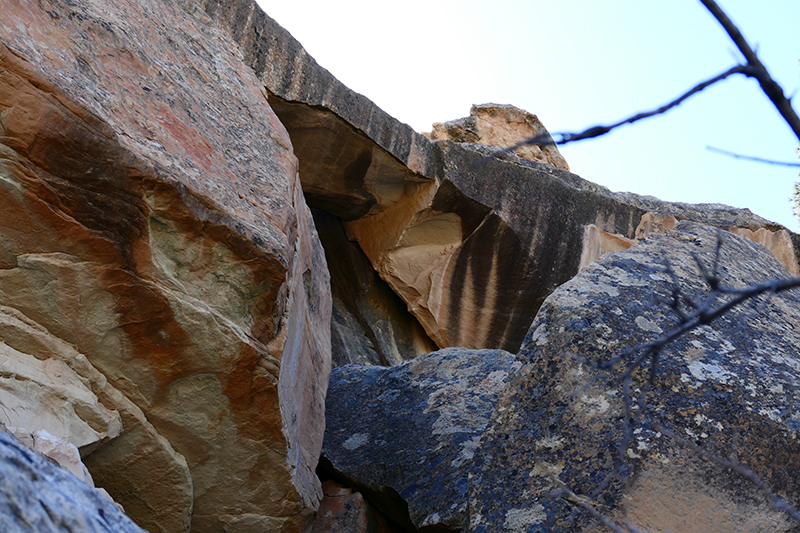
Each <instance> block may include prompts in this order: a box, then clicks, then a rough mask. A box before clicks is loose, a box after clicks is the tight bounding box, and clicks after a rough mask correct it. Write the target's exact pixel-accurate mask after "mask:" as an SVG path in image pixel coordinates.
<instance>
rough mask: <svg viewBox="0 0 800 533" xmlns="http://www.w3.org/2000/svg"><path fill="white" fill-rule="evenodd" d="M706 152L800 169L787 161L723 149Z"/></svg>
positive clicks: (710, 148) (797, 165)
mask: <svg viewBox="0 0 800 533" xmlns="http://www.w3.org/2000/svg"><path fill="white" fill-rule="evenodd" d="M706 150H710V151H712V152H717V153H718V154H722V155H727V156H729V157H735V158H736V159H744V160H746V161H756V162H758V163H766V164H768V165H780V166H784V167H800V163H789V162H787V161H775V160H774V159H764V158H763V157H754V156H751V155H743V154H737V153H736V152H729V151H728V150H723V149H722V148H715V147H713V146H706Z"/></svg>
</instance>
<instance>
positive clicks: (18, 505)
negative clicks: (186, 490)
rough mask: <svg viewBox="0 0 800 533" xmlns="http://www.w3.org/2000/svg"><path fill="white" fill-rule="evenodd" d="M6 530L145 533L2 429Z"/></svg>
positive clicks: (0, 523)
mask: <svg viewBox="0 0 800 533" xmlns="http://www.w3.org/2000/svg"><path fill="white" fill-rule="evenodd" d="M0 531H5V532H8V533H24V532H31V533H101V532H107V533H145V530H144V529H142V528H140V527H139V526H137V525H136V524H134V523H133V521H132V520H131V519H130V518H128V517H127V516H126V515H125V514H124V513H122V512H121V511H120V510H119V509H117V508H116V507H115V506H114V504H113V503H111V502H110V501H108V500H106V499H105V498H103V497H102V496H101V495H100V494H99V493H98V492H97V490H95V489H94V488H93V487H90V486H89V485H87V484H86V483H84V482H83V481H80V480H79V479H78V478H77V477H75V476H74V475H72V474H71V473H69V472H68V471H67V470H65V469H63V468H61V467H60V466H57V465H55V464H54V463H53V462H51V461H50V460H48V459H46V458H45V457H43V456H42V455H39V454H38V453H36V452H34V451H32V450H30V449H28V448H26V447H25V446H23V445H22V444H20V443H19V442H17V441H16V439H14V437H12V436H11V435H9V434H8V433H6V431H5V430H4V429H0Z"/></svg>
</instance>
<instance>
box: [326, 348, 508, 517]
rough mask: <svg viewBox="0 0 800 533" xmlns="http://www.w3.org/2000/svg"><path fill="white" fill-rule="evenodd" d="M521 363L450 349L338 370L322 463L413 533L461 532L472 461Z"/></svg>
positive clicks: (498, 354) (502, 355)
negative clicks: (432, 530) (417, 531)
mask: <svg viewBox="0 0 800 533" xmlns="http://www.w3.org/2000/svg"><path fill="white" fill-rule="evenodd" d="M517 366H518V365H516V364H515V363H514V356H513V355H512V354H510V353H508V352H504V351H502V350H466V349H463V348H448V349H444V350H440V351H438V352H433V353H429V354H426V355H422V356H420V357H418V358H417V359H415V360H413V361H410V362H408V363H405V364H403V365H400V366H397V367H391V368H379V367H364V366H355V365H345V366H340V367H338V368H335V369H334V371H333V372H332V375H331V384H330V388H329V389H328V398H327V402H326V409H327V421H328V424H327V429H326V431H325V440H324V443H323V456H324V457H325V458H326V459H327V461H329V463H330V464H329V465H328V467H329V468H332V469H333V470H334V471H335V475H336V476H337V477H339V478H344V479H345V480H346V481H347V484H348V485H350V486H354V487H357V488H358V490H360V491H361V492H362V493H363V494H364V495H365V497H367V498H368V499H369V500H370V501H371V502H372V503H373V504H374V505H376V506H377V507H378V508H379V509H380V510H381V511H382V512H383V513H385V514H386V515H387V516H388V517H389V518H391V519H392V520H394V521H395V522H397V523H399V524H403V525H405V526H406V527H407V528H408V529H410V530H412V531H413V530H414V529H413V528H415V527H416V528H420V527H426V526H439V527H447V528H452V529H455V530H459V529H461V528H462V527H463V526H464V524H465V520H466V504H467V499H466V494H467V492H466V491H467V479H468V468H469V465H470V461H471V459H472V456H473V453H474V452H475V449H476V448H477V447H478V443H479V442H480V439H481V434H482V433H483V429H484V427H485V425H486V423H487V422H488V420H489V415H490V414H491V412H492V409H493V407H494V403H495V401H496V399H497V397H498V395H499V394H500V391H501V390H502V389H503V386H504V385H505V383H506V380H507V379H508V376H509V375H510V374H511V373H512V372H513V371H514V370H515V369H516V368H517ZM403 500H405V502H407V503H408V511H407V512H408V514H407V515H405V509H404V502H403ZM409 516H410V522H409ZM412 524H413V525H412Z"/></svg>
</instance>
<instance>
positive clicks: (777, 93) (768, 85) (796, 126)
mask: <svg viewBox="0 0 800 533" xmlns="http://www.w3.org/2000/svg"><path fill="white" fill-rule="evenodd" d="M700 1H701V2H702V4H703V5H704V6H705V7H706V9H708V10H709V11H710V12H711V14H712V15H713V16H714V18H716V19H717V21H718V22H719V23H720V24H721V25H722V27H723V28H724V29H725V31H726V32H727V33H728V35H729V36H730V38H731V40H732V41H733V42H734V44H735V45H736V47H737V48H738V49H739V51H740V52H741V53H742V55H743V56H744V58H745V60H746V63H745V64H744V65H737V66H735V67H733V68H730V69H728V70H726V71H725V72H723V73H722V74H719V75H717V76H714V77H713V78H710V79H708V80H706V81H704V82H701V83H699V84H697V85H695V86H694V87H692V88H691V89H690V90H688V91H687V92H685V93H683V94H682V95H681V96H679V97H678V98H676V99H675V100H673V101H672V102H670V103H668V104H666V105H663V106H661V107H658V108H656V109H654V110H652V111H647V112H642V113H637V114H636V115H633V116H631V117H628V118H626V119H624V120H621V121H619V122H616V123H614V124H610V125H606V126H602V125H598V126H592V127H591V128H588V129H586V130H583V131H581V132H575V133H571V132H556V133H553V134H552V135H551V134H549V133H544V134H541V135H536V136H535V137H531V138H529V139H525V140H524V141H522V142H519V143H517V144H515V145H514V146H510V147H508V148H504V149H502V150H498V151H497V152H495V153H494V154H492V155H491V156H488V157H485V158H484V159H482V160H480V161H478V162H477V163H476V164H475V166H481V165H483V164H485V163H487V162H488V161H489V160H491V159H494V158H496V157H501V156H503V155H506V154H508V153H510V152H513V151H514V150H516V149H517V148H521V147H523V146H528V145H531V144H538V145H541V146H546V145H552V144H556V145H564V144H568V143H571V142H576V141H583V140H586V139H593V138H595V137H601V136H603V135H605V134H607V133H609V132H611V131H612V130H615V129H616V128H619V127H620V126H624V125H626V124H633V123H634V122H638V121H640V120H643V119H646V118H650V117H654V116H656V115H660V114H662V113H666V112H667V111H669V110H670V109H672V108H673V107H675V106H678V105H680V104H681V103H682V102H683V101H684V100H686V99H687V98H689V97H691V96H693V95H695V94H697V93H699V92H701V91H703V90H705V89H707V88H708V87H710V86H711V85H714V84H715V83H718V82H720V81H722V80H724V79H726V78H728V77H729V76H731V75H733V74H744V75H745V76H748V77H750V78H755V79H756V80H758V83H759V85H760V86H761V90H762V91H763V92H764V94H765V95H766V96H767V97H768V98H769V99H770V101H771V102H772V104H773V105H774V106H775V109H777V110H778V113H780V115H781V117H783V119H784V121H785V122H786V124H788V125H789V127H790V128H791V130H792V132H794V134H795V136H796V137H797V139H798V140H800V117H798V116H797V113H796V112H795V111H794V109H793V108H792V103H791V101H790V100H789V99H788V98H786V96H785V95H784V93H783V88H782V87H781V86H780V84H778V82H776V81H775V80H774V79H773V78H772V76H770V74H769V71H768V70H767V68H766V67H765V66H764V64H763V63H761V61H760V60H759V59H758V55H757V54H756V53H755V51H753V49H752V48H751V47H750V45H749V44H748V43H747V41H746V40H745V38H744V36H743V35H742V32H741V31H739V28H737V27H736V25H735V24H734V23H733V22H732V21H731V19H729V18H728V16H727V15H726V14H725V12H724V11H722V9H721V8H720V7H719V6H718V5H717V4H716V2H714V0H700ZM747 159H751V160H755V161H762V162H771V161H769V160H761V159H760V158H754V157H750V158H747ZM776 164H777V163H776ZM791 166H795V165H791Z"/></svg>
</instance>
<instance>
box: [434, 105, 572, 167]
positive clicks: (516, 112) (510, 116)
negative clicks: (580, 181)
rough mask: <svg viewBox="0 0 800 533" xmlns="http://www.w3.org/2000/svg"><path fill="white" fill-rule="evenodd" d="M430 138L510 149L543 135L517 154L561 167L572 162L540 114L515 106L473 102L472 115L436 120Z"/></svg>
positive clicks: (516, 152)
mask: <svg viewBox="0 0 800 533" xmlns="http://www.w3.org/2000/svg"><path fill="white" fill-rule="evenodd" d="M427 136H428V137H429V138H430V139H436V140H444V141H455V142H462V143H472V144H485V145H487V146H496V147H498V148H510V147H512V146H516V145H518V144H520V143H522V142H525V141H527V140H528V139H533V138H535V137H539V138H541V142H538V143H535V144H527V145H524V146H520V147H519V148H517V149H515V150H514V153H515V154H516V155H518V156H519V157H521V158H523V159H528V160H529V161H538V162H540V163H549V164H551V165H553V166H555V167H558V168H560V169H562V170H569V165H568V164H567V161H566V160H565V159H564V156H562V155H561V152H559V151H558V146H556V145H555V143H554V142H553V139H552V137H550V134H549V133H548V131H547V129H546V128H545V127H544V124H542V122H541V121H540V120H539V117H537V116H536V115H534V114H532V113H528V112H527V111H524V110H522V109H520V108H518V107H514V106H513V105H502V104H481V105H473V106H472V108H471V109H470V110H469V116H468V117H465V118H460V119H457V120H451V121H449V122H445V123H441V122H436V123H435V124H434V125H433V130H432V131H431V132H430V133H429V134H427Z"/></svg>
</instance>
